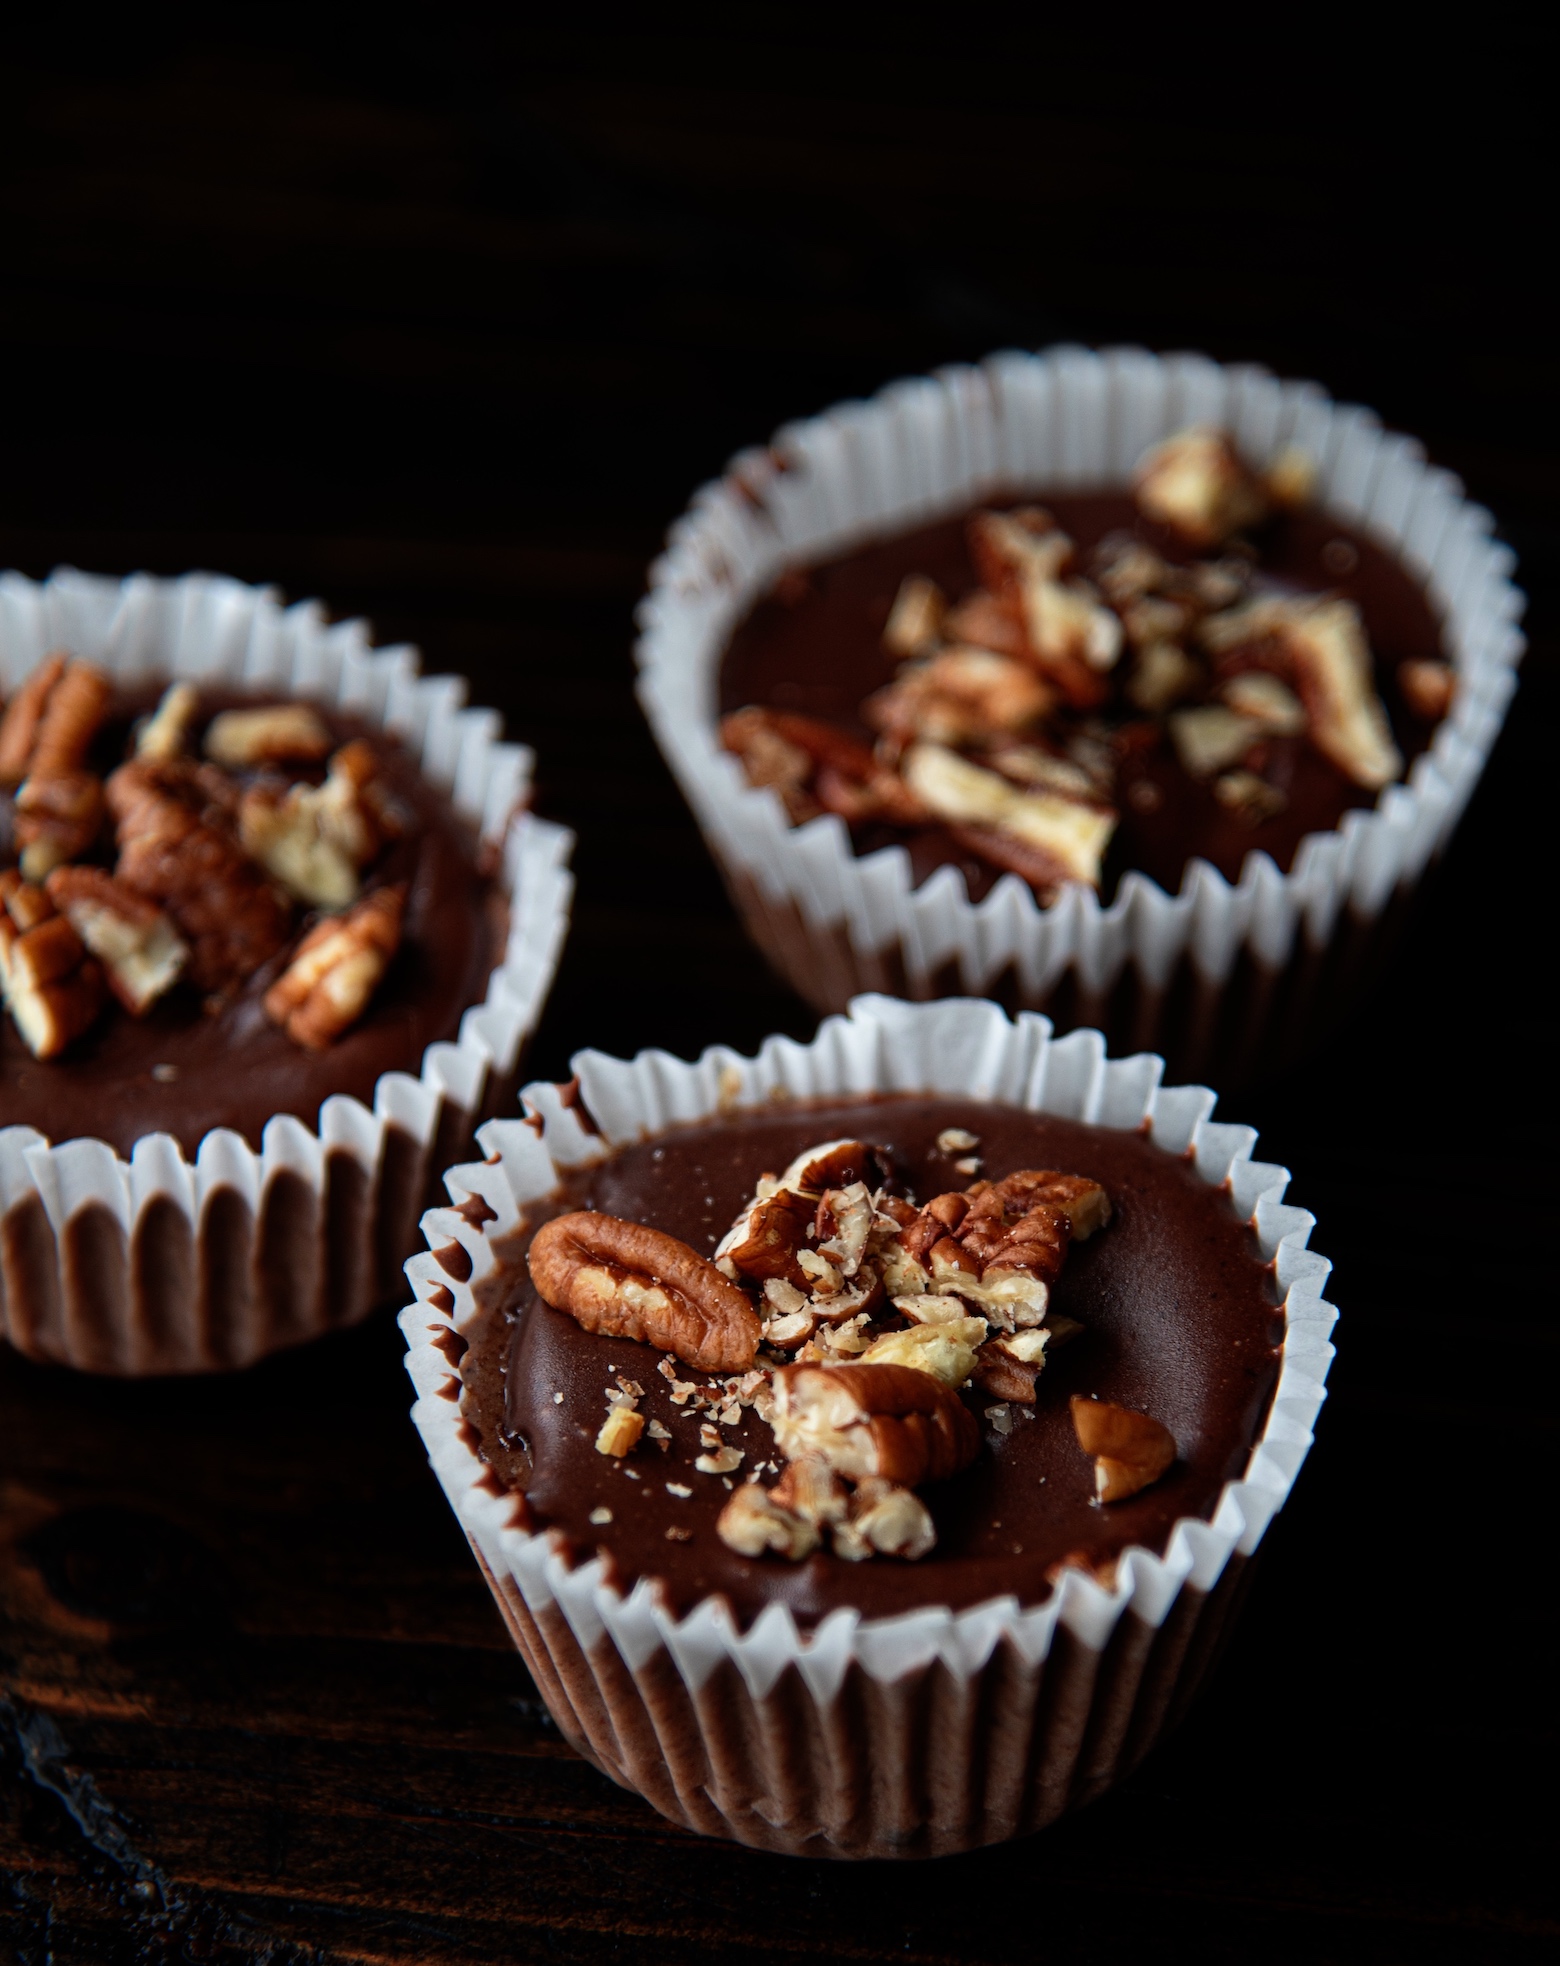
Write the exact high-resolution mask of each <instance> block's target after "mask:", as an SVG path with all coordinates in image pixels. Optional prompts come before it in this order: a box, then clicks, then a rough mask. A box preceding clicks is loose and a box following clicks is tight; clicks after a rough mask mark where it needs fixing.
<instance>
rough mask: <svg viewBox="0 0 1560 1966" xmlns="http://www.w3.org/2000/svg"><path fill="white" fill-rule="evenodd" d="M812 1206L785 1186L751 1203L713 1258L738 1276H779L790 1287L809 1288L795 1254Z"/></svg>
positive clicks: (758, 1277) (805, 1275) (804, 1197)
mask: <svg viewBox="0 0 1560 1966" xmlns="http://www.w3.org/2000/svg"><path fill="white" fill-rule="evenodd" d="M814 1207H815V1204H814V1203H813V1202H812V1201H810V1200H809V1199H808V1198H807V1197H806V1196H805V1195H798V1194H793V1193H792V1192H791V1191H790V1190H789V1189H788V1188H780V1189H778V1190H777V1191H776V1192H775V1193H774V1194H772V1195H770V1196H769V1197H768V1198H767V1199H765V1200H762V1201H755V1202H752V1203H750V1204H749V1206H748V1207H747V1208H746V1209H745V1210H744V1211H743V1213H742V1214H741V1215H740V1216H738V1218H737V1220H736V1221H735V1222H734V1223H733V1225H732V1227H731V1228H730V1229H729V1230H728V1231H727V1233H726V1234H725V1235H724V1236H723V1237H722V1238H721V1241H720V1242H719V1244H718V1245H717V1246H716V1250H715V1261H716V1262H717V1263H719V1264H721V1265H722V1267H724V1266H725V1265H726V1264H730V1266H731V1268H732V1270H733V1271H734V1272H735V1274H737V1275H738V1276H744V1277H752V1278H754V1279H755V1280H758V1279H761V1278H768V1277H780V1278H783V1279H784V1280H785V1282H787V1283H789V1284H790V1285H791V1286H792V1287H793V1289H796V1290H800V1291H802V1292H804V1293H805V1292H807V1291H809V1290H811V1288H812V1280H811V1278H810V1277H809V1276H808V1275H807V1272H806V1271H805V1270H804V1269H803V1268H802V1266H801V1264H800V1262H799V1261H798V1260H797V1258H798V1254H799V1252H800V1250H801V1247H802V1244H803V1242H804V1241H805V1240H806V1236H807V1231H808V1230H809V1229H810V1228H811V1227H812V1224H813V1214H814Z"/></svg>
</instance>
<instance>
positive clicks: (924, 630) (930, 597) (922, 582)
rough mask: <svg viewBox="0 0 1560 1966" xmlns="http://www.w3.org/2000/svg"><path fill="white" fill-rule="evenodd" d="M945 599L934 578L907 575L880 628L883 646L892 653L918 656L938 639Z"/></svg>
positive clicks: (945, 609) (945, 604)
mask: <svg viewBox="0 0 1560 1966" xmlns="http://www.w3.org/2000/svg"><path fill="white" fill-rule="evenodd" d="M947 605H948V604H947V601H946V600H945V598H944V596H943V591H942V589H941V588H940V587H939V586H938V585H937V582H936V581H935V580H927V579H924V578H923V577H922V576H921V575H920V574H916V573H912V574H907V575H906V576H905V578H904V579H903V580H902V581H901V582H900V583H899V592H898V593H897V594H896V595H895V596H894V605H893V606H892V607H891V608H890V609H889V611H888V620H887V622H886V623H885V624H884V628H883V646H884V648H886V649H887V650H888V651H889V653H890V654H891V655H905V656H908V655H919V654H920V653H921V651H922V650H923V649H924V648H927V647H929V646H930V645H931V644H932V643H933V642H935V641H936V640H937V636H938V632H939V630H940V629H941V627H942V618H943V615H944V614H945V613H946V611H947Z"/></svg>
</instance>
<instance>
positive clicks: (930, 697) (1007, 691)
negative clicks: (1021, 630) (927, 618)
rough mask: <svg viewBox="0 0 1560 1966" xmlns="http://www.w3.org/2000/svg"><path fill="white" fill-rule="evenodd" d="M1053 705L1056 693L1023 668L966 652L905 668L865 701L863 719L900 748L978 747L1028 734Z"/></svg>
mask: <svg viewBox="0 0 1560 1966" xmlns="http://www.w3.org/2000/svg"><path fill="white" fill-rule="evenodd" d="M1055 701H1056V693H1055V691H1054V690H1053V689H1052V688H1051V687H1050V685H1049V684H1048V683H1047V682H1046V681H1045V680H1044V679H1043V678H1042V677H1040V676H1037V675H1036V674H1035V672H1034V670H1033V669H1032V668H1030V667H1029V666H1028V665H1027V664H1025V663H1023V662H1017V661H1015V660H1014V659H1013V657H1012V656H1009V655H997V654H994V653H993V652H992V651H991V650H989V649H983V648H971V647H967V646H966V647H958V648H947V649H942V650H940V651H939V652H938V653H937V654H936V655H931V656H928V657H926V658H925V660H923V661H920V662H910V663H907V664H906V665H905V666H904V668H902V669H901V670H900V672H899V674H898V675H897V676H896V677H895V678H894V680H893V682H892V683H890V684H889V685H888V687H887V688H886V689H880V690H878V691H877V692H876V693H875V694H874V695H872V696H869V697H868V698H867V700H866V702H865V703H864V704H863V705H862V715H863V716H864V717H865V718H866V720H867V722H868V723H869V724H871V725H872V726H873V728H874V729H875V730H880V731H882V732H883V734H884V736H885V737H888V738H890V739H891V740H893V741H894V742H895V743H898V744H908V743H910V742H911V741H912V740H913V739H915V738H917V737H924V738H928V739H930V740H931V741H932V742H933V743H936V744H978V743H982V742H985V741H986V740H988V739H996V738H1001V737H1004V736H1008V735H1011V734H1012V733H1013V732H1015V731H1023V730H1028V729H1029V728H1030V726H1031V725H1033V724H1037V723H1039V722H1040V720H1041V719H1042V718H1043V717H1044V716H1045V715H1046V714H1047V712H1048V711H1049V710H1050V709H1051V708H1052V706H1053V705H1054V703H1055Z"/></svg>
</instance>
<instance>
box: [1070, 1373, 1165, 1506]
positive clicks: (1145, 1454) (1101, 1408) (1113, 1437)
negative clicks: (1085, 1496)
mask: <svg viewBox="0 0 1560 1966" xmlns="http://www.w3.org/2000/svg"><path fill="white" fill-rule="evenodd" d="M1071 1404H1072V1423H1073V1432H1074V1433H1075V1434H1076V1435H1077V1436H1078V1445H1079V1446H1080V1447H1081V1448H1082V1449H1083V1451H1084V1453H1085V1454H1091V1455H1093V1457H1094V1494H1095V1500H1096V1501H1100V1502H1122V1501H1125V1500H1126V1498H1127V1497H1128V1496H1129V1495H1136V1494H1137V1492H1138V1491H1139V1489H1142V1488H1147V1487H1149V1486H1150V1485H1151V1484H1152V1483H1153V1482H1156V1481H1158V1479H1159V1477H1160V1476H1161V1475H1162V1474H1163V1473H1164V1472H1165V1470H1166V1468H1168V1467H1169V1466H1170V1464H1171V1462H1172V1461H1174V1459H1175V1437H1174V1436H1173V1435H1172V1434H1171V1432H1170V1430H1169V1428H1168V1427H1163V1426H1161V1425H1160V1423H1159V1422H1158V1421H1157V1420H1154V1419H1150V1417H1149V1416H1148V1414H1146V1413H1134V1412H1133V1411H1132V1409H1131V1408H1130V1407H1127V1406H1115V1405H1112V1403H1111V1402H1110V1401H1109V1400H1103V1399H1084V1398H1082V1397H1081V1396H1080V1395H1078V1394H1077V1393H1074V1395H1073V1397H1072V1402H1071Z"/></svg>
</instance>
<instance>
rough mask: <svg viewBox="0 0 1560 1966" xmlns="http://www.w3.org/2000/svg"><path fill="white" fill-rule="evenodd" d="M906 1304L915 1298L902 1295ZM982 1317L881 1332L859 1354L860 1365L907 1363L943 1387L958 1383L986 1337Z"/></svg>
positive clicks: (966, 1373)
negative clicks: (938, 1381) (937, 1381)
mask: <svg viewBox="0 0 1560 1966" xmlns="http://www.w3.org/2000/svg"><path fill="white" fill-rule="evenodd" d="M904 1301H905V1302H907V1303H914V1302H916V1301H918V1300H916V1299H914V1298H906V1299H905V1300H904ZM986 1331H987V1325H986V1320H985V1319H984V1318H978V1317H962V1318H941V1319H939V1320H938V1321H937V1322H936V1323H935V1324H912V1325H910V1326H908V1327H907V1328H906V1329H905V1330H903V1331H885V1332H884V1333H883V1335H882V1336H881V1337H880V1338H875V1339H874V1340H873V1341H872V1343H871V1344H870V1345H869V1346H868V1347H867V1348H866V1350H865V1351H864V1352H863V1353H862V1355H861V1362H862V1364H863V1365H891V1366H909V1367H911V1368H912V1369H913V1370H914V1371H916V1372H925V1373H929V1374H930V1375H931V1377H932V1378H934V1379H937V1380H940V1381H941V1383H942V1384H943V1385H945V1386H962V1385H963V1384H964V1382H965V1380H966V1379H968V1378H969V1376H970V1374H971V1373H972V1372H973V1371H974V1369H975V1351H976V1348H977V1346H979V1345H980V1344H981V1343H982V1341H983V1340H984V1338H985V1336H986Z"/></svg>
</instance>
